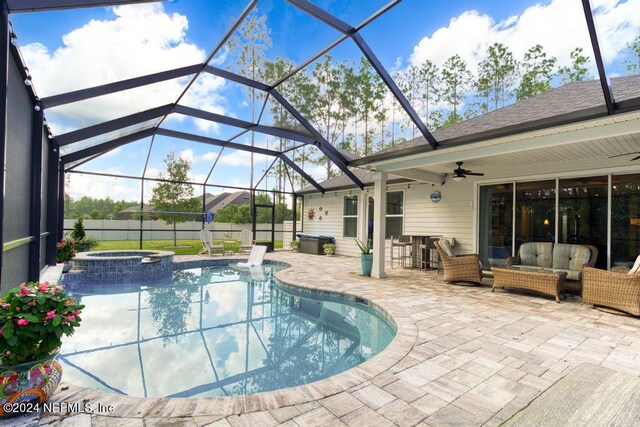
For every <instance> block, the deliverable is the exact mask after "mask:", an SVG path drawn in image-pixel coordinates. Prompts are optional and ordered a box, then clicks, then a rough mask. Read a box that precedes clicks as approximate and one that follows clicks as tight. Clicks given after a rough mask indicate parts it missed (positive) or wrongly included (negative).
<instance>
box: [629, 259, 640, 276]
mask: <svg viewBox="0 0 640 427" xmlns="http://www.w3.org/2000/svg"><path fill="white" fill-rule="evenodd" d="M636 273H640V255H638V258H636V262H635V263H634V264H633V267H631V270H629V273H627V274H636Z"/></svg>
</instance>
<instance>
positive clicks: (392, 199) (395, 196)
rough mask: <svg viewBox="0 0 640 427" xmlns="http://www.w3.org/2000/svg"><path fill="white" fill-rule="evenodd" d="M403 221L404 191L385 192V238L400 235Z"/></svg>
mask: <svg viewBox="0 0 640 427" xmlns="http://www.w3.org/2000/svg"><path fill="white" fill-rule="evenodd" d="M403 223H404V193H403V192H402V191H390V192H388V193H387V212H386V216H385V230H386V232H385V234H386V236H385V238H387V239H390V238H391V236H401V235H402V234H403Z"/></svg>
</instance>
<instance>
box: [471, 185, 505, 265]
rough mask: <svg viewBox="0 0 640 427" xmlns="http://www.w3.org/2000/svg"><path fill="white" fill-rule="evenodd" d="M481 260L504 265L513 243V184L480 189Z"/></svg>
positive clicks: (489, 263)
mask: <svg viewBox="0 0 640 427" xmlns="http://www.w3.org/2000/svg"><path fill="white" fill-rule="evenodd" d="M479 229H480V260H481V261H482V263H483V265H485V266H499V265H504V264H505V262H506V259H507V257H509V256H510V255H511V247H512V243H513V184H511V183H508V184H496V185H486V186H482V187H480V227H479Z"/></svg>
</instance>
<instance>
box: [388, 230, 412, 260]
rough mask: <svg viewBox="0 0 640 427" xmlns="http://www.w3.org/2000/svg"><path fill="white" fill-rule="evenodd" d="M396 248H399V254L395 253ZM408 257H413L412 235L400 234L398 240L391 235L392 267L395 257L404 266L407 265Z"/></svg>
mask: <svg viewBox="0 0 640 427" xmlns="http://www.w3.org/2000/svg"><path fill="white" fill-rule="evenodd" d="M407 247H408V248H409V251H407ZM395 250H397V253H398V255H397V256H396V255H395V252H396V251H395ZM407 252H408V253H407ZM407 258H411V237H410V236H399V237H398V239H397V240H396V239H395V238H394V237H393V236H391V268H393V260H394V259H397V260H398V261H399V262H398V263H399V264H401V265H402V267H403V268H404V267H406V260H407Z"/></svg>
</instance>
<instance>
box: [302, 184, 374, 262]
mask: <svg viewBox="0 0 640 427" xmlns="http://www.w3.org/2000/svg"><path fill="white" fill-rule="evenodd" d="M349 193H350V192H349V191H346V192H338V193H330V194H325V195H319V194H314V195H310V196H305V198H304V211H303V212H302V214H303V215H304V231H305V233H313V234H322V235H325V236H333V237H335V239H336V254H337V255H347V256H358V254H359V250H358V247H357V246H356V243H355V242H354V241H353V238H351V237H342V209H343V199H344V196H346V195H347V194H349ZM351 194H358V195H359V198H358V211H359V212H362V203H363V201H364V197H363V194H362V192H360V191H358V192H355V191H351ZM311 208H313V209H314V210H315V211H316V217H315V219H314V220H313V221H309V220H308V219H307V211H308V210H309V209H311ZM320 208H322V211H321V212H320ZM325 212H328V213H325ZM320 216H322V220H320ZM363 221H364V219H363V218H362V215H358V237H359V238H362V235H361V233H362V225H363V224H364V223H363Z"/></svg>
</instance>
